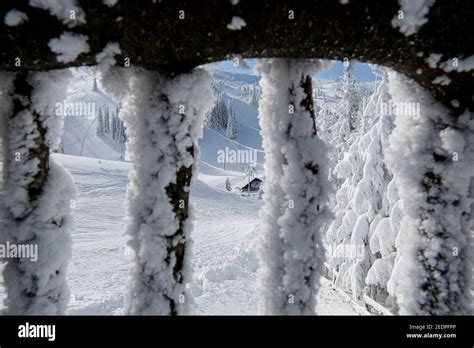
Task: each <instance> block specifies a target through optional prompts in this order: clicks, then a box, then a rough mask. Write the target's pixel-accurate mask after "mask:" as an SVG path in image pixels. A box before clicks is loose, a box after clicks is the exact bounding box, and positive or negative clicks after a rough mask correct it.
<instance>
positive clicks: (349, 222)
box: [327, 72, 395, 301]
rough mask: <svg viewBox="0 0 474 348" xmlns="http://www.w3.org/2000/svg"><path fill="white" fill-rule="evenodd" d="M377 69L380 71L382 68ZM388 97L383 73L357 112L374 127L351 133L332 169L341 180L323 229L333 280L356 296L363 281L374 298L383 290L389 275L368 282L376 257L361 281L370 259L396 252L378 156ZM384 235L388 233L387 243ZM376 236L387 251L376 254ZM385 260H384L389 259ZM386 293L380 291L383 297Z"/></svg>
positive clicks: (386, 178) (387, 129)
mask: <svg viewBox="0 0 474 348" xmlns="http://www.w3.org/2000/svg"><path fill="white" fill-rule="evenodd" d="M380 74H382V75H383V73H382V72H381V73H380ZM389 102H390V95H389V93H388V83H387V80H386V77H383V78H382V80H381V81H380V83H379V84H378V86H377V89H376V91H375V92H374V93H373V94H372V95H371V96H370V98H369V100H368V103H367V105H366V108H365V109H364V114H363V115H362V118H363V119H367V120H369V119H370V120H374V122H373V123H374V124H373V126H372V127H371V128H370V129H369V130H368V131H367V132H366V133H365V134H364V133H362V130H363V129H362V128H361V129H360V131H361V132H359V133H358V134H359V137H354V143H353V144H352V145H351V146H350V148H349V151H348V153H346V154H345V155H344V158H343V159H342V161H341V162H340V163H338V164H337V165H336V167H335V170H334V172H335V173H336V174H337V175H338V176H339V178H341V179H343V180H344V181H343V184H342V185H341V187H340V189H339V191H338V192H337V194H336V205H335V209H334V213H335V215H336V219H335V220H334V221H333V223H332V224H331V226H330V228H329V230H328V234H327V237H328V239H329V242H330V245H331V247H332V250H333V251H334V255H330V262H329V264H330V266H331V267H332V269H334V270H336V271H338V277H337V278H336V279H335V282H336V284H337V285H338V286H340V287H342V288H344V289H346V290H348V291H350V292H351V293H352V294H353V296H354V298H355V299H356V300H360V301H362V296H363V293H364V289H365V288H366V285H367V284H371V285H373V287H372V288H371V289H368V290H367V292H368V293H369V294H370V295H371V296H372V297H374V298H377V299H378V297H379V296H378V295H379V294H380V292H381V291H382V289H386V282H387V281H388V279H385V283H382V282H381V281H380V279H379V280H378V281H377V282H376V283H375V282H373V281H372V280H373V279H374V278H373V277H372V275H373V274H374V272H375V271H376V270H377V269H378V268H377V267H378V266H379V265H381V264H382V263H381V262H377V266H376V268H374V269H373V270H372V271H373V272H372V273H371V274H370V277H369V283H367V282H366V277H367V274H368V273H369V269H371V267H372V264H373V262H374V259H375V258H380V257H390V260H392V261H393V255H391V253H392V252H394V251H395V248H394V245H393V244H394V243H393V242H394V238H393V234H394V233H395V231H393V232H392V231H391V230H387V227H388V228H390V226H389V225H387V224H385V223H384V221H385V220H384V219H386V220H387V221H388V215H389V208H388V204H387V199H386V197H385V193H386V189H387V186H388V184H389V182H390V180H391V175H390V173H389V172H388V170H387V168H386V167H385V165H384V162H383V159H384V152H385V149H386V147H387V146H388V136H389V134H390V133H391V130H392V128H393V127H392V123H391V121H390V115H388V114H387V113H383V112H382V111H383V110H385V108H384V105H387V104H388V103H389ZM381 220H382V221H381ZM388 236H392V238H391V241H392V245H391V246H390V240H389V239H388ZM378 238H384V243H385V242H386V243H387V248H388V249H387V250H389V251H388V252H387V253H385V252H384V253H382V255H380V249H379V248H376V247H374V245H378V244H374V243H373V241H374V240H375V241H378V240H379V239H378ZM384 250H385V249H384ZM388 254H390V255H388ZM385 261H386V260H385V259H384V262H385ZM387 262H388V263H387ZM387 262H385V263H384V265H385V264H389V261H387ZM386 295H387V294H386V291H385V295H384V297H387V296H386Z"/></svg>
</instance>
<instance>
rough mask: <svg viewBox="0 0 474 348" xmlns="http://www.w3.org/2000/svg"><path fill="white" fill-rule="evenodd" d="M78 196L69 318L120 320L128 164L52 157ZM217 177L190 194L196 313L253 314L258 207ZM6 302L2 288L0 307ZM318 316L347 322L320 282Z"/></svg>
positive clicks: (125, 277)
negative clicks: (112, 316)
mask: <svg viewBox="0 0 474 348" xmlns="http://www.w3.org/2000/svg"><path fill="white" fill-rule="evenodd" d="M54 158H55V160H57V161H58V162H59V163H61V164H62V165H64V166H65V168H66V169H67V170H68V171H69V172H70V173H71V174H72V176H73V178H74V181H75V184H76V186H77V189H78V199H77V201H76V203H75V210H74V215H75V222H76V230H75V232H74V233H73V236H72V237H73V254H72V259H71V262H70V264H69V268H68V282H69V288H70V291H71V301H70V303H69V306H68V314H77V315H96V314H103V315H107V314H108V315H110V314H123V297H124V294H125V293H126V289H127V286H128V285H129V270H130V264H131V261H130V260H131V258H130V253H129V249H128V248H127V247H126V238H125V236H124V235H123V231H124V228H125V223H124V199H125V190H126V187H127V184H128V172H129V170H130V168H131V165H130V163H127V162H122V161H108V160H101V159H96V158H88V157H77V156H70V155H61V154H55V155H54ZM221 179H222V176H220V175H217V176H213V175H204V174H203V175H201V174H200V175H199V177H198V180H196V181H195V182H194V185H193V187H192V192H191V202H192V204H193V206H194V215H195V217H196V226H195V229H194V231H193V233H192V239H193V247H192V254H193V256H192V261H191V262H192V267H193V279H192V282H191V284H190V290H191V294H192V296H193V297H194V302H195V304H194V305H193V312H194V313H195V314H258V303H259V300H260V299H259V297H258V294H257V289H256V286H257V278H256V274H257V269H258V267H259V263H258V259H257V255H256V248H257V245H258V242H257V238H258V222H259V221H258V218H257V214H258V211H259V209H260V207H261V202H262V201H261V200H259V199H257V198H256V197H250V198H248V197H246V196H241V195H238V194H234V193H229V192H227V191H226V190H225V188H224V186H223V185H222V184H221V182H220V181H221ZM3 298H4V293H3V287H1V286H0V303H2V300H3ZM317 306H318V307H317V311H318V313H320V314H336V315H337V314H339V315H353V314H359V312H360V311H359V312H358V311H357V310H358V309H354V308H352V306H351V305H350V304H349V303H348V302H345V300H344V298H343V297H341V296H340V295H339V294H338V293H337V292H336V291H334V290H333V289H332V288H331V286H330V284H329V282H328V281H323V288H322V290H321V292H320V293H319V299H318V305H317Z"/></svg>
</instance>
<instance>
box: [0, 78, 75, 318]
mask: <svg viewBox="0 0 474 348" xmlns="http://www.w3.org/2000/svg"><path fill="white" fill-rule="evenodd" d="M70 76H71V75H70V73H69V72H68V71H51V72H46V73H31V74H29V75H28V74H27V73H24V72H20V73H17V74H16V77H15V78H14V79H12V75H8V76H4V75H3V74H2V77H1V78H2V80H4V81H5V80H10V81H12V82H11V84H10V85H11V86H10V88H9V90H10V93H9V94H8V95H5V91H3V89H2V91H3V93H2V94H3V96H2V99H4V100H2V104H4V103H3V101H5V99H7V100H6V102H7V104H6V106H5V105H4V106H3V107H2V110H1V112H2V117H3V121H4V122H5V123H6V148H7V157H6V159H5V162H6V182H5V192H4V195H2V196H0V209H1V210H2V215H3V217H4V220H3V221H0V227H1V228H0V231H1V233H2V235H3V236H2V239H4V240H5V241H6V242H8V243H9V245H16V246H17V247H18V246H22V248H23V249H24V250H28V251H29V253H26V254H28V256H29V257H23V258H18V257H17V258H10V259H7V261H8V262H7V264H6V267H5V270H4V280H5V287H6V292H7V298H6V301H5V302H6V306H7V309H8V313H9V314H22V315H25V314H43V315H44V314H62V313H64V311H65V308H66V305H67V302H68V299H69V292H68V289H67V284H66V266H67V262H68V260H69V257H70V247H71V231H72V230H73V228H74V222H73V219H72V216H71V209H70V205H71V204H70V203H71V200H72V199H74V195H75V193H74V184H73V181H72V178H71V176H70V175H69V174H68V173H67V172H66V171H65V170H64V169H63V168H61V167H60V166H59V165H57V164H56V163H54V161H53V160H52V159H51V158H50V156H49V152H50V150H52V149H55V148H56V147H57V145H58V143H59V138H60V132H61V129H62V122H63V118H62V115H56V114H55V112H54V110H55V105H56V103H59V102H62V101H63V100H64V98H65V92H66V91H67V85H68V83H69V78H70ZM2 84H3V83H2ZM7 93H8V91H7ZM18 256H25V255H18Z"/></svg>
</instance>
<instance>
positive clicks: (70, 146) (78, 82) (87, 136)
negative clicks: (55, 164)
mask: <svg viewBox="0 0 474 348" xmlns="http://www.w3.org/2000/svg"><path fill="white" fill-rule="evenodd" d="M71 71H72V73H73V75H74V78H73V81H72V82H71V84H70V86H69V90H68V98H67V100H66V101H65V102H66V103H70V104H72V105H74V106H75V107H78V108H80V107H83V110H87V111H91V108H92V110H93V111H94V114H91V113H88V112H85V113H82V114H80V115H78V114H74V115H70V116H66V117H65V118H64V130H63V134H62V136H61V144H60V147H59V152H61V153H64V154H69V155H77V156H86V157H94V158H102V159H110V160H120V159H121V158H122V157H123V156H122V154H123V152H124V146H123V144H118V143H117V142H114V141H113V140H111V139H110V138H109V137H107V136H97V134H96V132H97V128H96V127H97V123H98V122H97V117H96V116H97V115H98V113H99V110H107V109H108V110H111V111H114V112H115V110H116V108H117V106H118V104H117V103H116V102H115V101H114V100H113V99H112V98H111V97H109V96H108V95H106V94H105V93H103V92H102V91H101V90H100V89H98V88H96V86H94V76H93V74H92V72H91V70H90V69H87V68H77V69H76V68H75V69H71Z"/></svg>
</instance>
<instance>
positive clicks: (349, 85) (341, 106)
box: [332, 62, 361, 160]
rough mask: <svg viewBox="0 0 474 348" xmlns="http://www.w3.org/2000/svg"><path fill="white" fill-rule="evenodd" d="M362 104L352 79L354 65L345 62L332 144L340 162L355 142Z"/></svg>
mask: <svg viewBox="0 0 474 348" xmlns="http://www.w3.org/2000/svg"><path fill="white" fill-rule="evenodd" d="M360 103H361V98H360V94H359V92H358V89H357V84H356V82H355V80H354V79H353V78H352V63H351V62H345V64H344V75H343V81H342V96H341V100H340V101H339V103H338V104H337V106H336V110H335V113H336V115H337V122H336V124H335V125H334V126H333V127H334V128H335V130H334V138H333V140H332V142H333V145H334V148H335V149H336V151H337V158H338V160H341V159H342V157H343V156H344V153H345V152H346V151H347V149H348V148H349V147H350V146H351V144H352V143H353V141H354V137H353V134H354V133H355V132H356V130H357V129H358V124H359V119H360V114H359V110H360Z"/></svg>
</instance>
